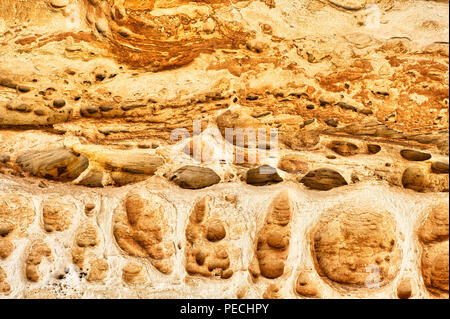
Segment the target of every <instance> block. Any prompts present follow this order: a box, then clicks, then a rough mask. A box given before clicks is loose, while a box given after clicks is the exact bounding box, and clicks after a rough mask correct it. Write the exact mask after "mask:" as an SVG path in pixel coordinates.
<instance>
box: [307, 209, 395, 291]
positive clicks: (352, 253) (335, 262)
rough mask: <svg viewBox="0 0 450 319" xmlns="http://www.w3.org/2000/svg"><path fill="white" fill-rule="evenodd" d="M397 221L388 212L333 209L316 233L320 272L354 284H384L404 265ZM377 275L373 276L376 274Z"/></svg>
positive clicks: (315, 251)
mask: <svg viewBox="0 0 450 319" xmlns="http://www.w3.org/2000/svg"><path fill="white" fill-rule="evenodd" d="M396 228H397V227H396V224H395V220H394V219H393V218H392V216H390V214H389V213H388V212H384V213H377V212H371V211H350V212H333V213H329V214H326V215H324V216H323V217H322V219H321V221H320V222H319V223H318V224H317V225H316V226H315V228H314V229H315V230H314V231H313V232H312V235H311V236H312V237H311V240H312V243H311V250H312V253H313V256H314V262H315V266H316V270H317V271H318V273H319V274H320V275H321V276H323V277H325V278H327V279H329V280H331V281H332V282H335V283H338V284H342V285H348V286H350V287H351V286H354V287H365V288H371V287H374V286H376V287H382V286H384V285H386V284H387V283H389V282H390V281H391V280H392V279H393V278H395V276H396V275H397V272H398V270H399V267H400V260H401V251H400V248H399V244H398V238H397V231H396ZM374 273H375V274H376V276H375V277H376V278H372V277H373V276H372V275H373V274H374Z"/></svg>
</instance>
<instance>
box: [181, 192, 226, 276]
mask: <svg viewBox="0 0 450 319" xmlns="http://www.w3.org/2000/svg"><path fill="white" fill-rule="evenodd" d="M185 233H186V271H187V272H188V274H189V275H201V276H204V277H214V276H220V278H222V279H229V278H230V277H231V276H232V275H233V270H232V269H231V268H230V264H231V261H230V256H229V253H228V249H227V244H226V243H225V241H224V242H221V241H222V240H223V239H224V238H225V237H226V229H225V226H224V222H223V221H222V220H218V219H213V218H211V217H210V198H209V197H208V196H205V197H203V198H202V199H200V200H199V201H197V202H196V203H195V205H194V208H193V209H192V211H191V213H190V216H189V224H188V225H187V227H186V232H185Z"/></svg>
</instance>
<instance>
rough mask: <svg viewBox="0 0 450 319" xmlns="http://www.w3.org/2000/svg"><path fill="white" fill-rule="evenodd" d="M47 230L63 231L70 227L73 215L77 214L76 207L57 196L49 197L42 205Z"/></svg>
mask: <svg viewBox="0 0 450 319" xmlns="http://www.w3.org/2000/svg"><path fill="white" fill-rule="evenodd" d="M42 210H43V215H42V220H43V222H44V229H45V231H47V232H49V233H51V232H54V231H63V230H66V229H67V228H69V227H70V224H71V223H72V219H73V215H75V214H76V207H75V206H74V205H73V204H71V203H67V202H64V201H61V200H58V199H55V198H50V199H47V200H46V201H44V202H43V206H42Z"/></svg>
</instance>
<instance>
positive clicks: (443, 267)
mask: <svg viewBox="0 0 450 319" xmlns="http://www.w3.org/2000/svg"><path fill="white" fill-rule="evenodd" d="M448 221H449V208H448V205H446V204H441V205H438V206H436V207H435V208H434V209H433V210H432V211H431V213H430V214H429V215H428V217H427V218H426V220H425V223H424V224H423V225H422V226H421V227H420V229H419V239H420V241H421V242H422V243H423V255H422V276H423V279H424V282H425V285H426V286H427V288H428V289H430V291H431V292H433V293H436V294H442V293H446V294H447V295H448V286H449V277H448V273H449V266H448V263H449V257H448V249H449V248H448V236H449V224H448Z"/></svg>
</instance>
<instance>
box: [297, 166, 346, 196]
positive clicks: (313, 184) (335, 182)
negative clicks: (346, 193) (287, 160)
mask: <svg viewBox="0 0 450 319" xmlns="http://www.w3.org/2000/svg"><path fill="white" fill-rule="evenodd" d="M300 183H302V184H304V185H305V186H306V187H309V188H311V189H316V190H321V191H328V190H330V189H332V188H335V187H340V186H345V185H347V182H346V181H345V179H344V177H342V175H341V174H339V173H338V172H336V171H334V170H331V169H327V168H319V169H316V170H314V171H311V172H309V173H308V174H306V175H305V176H304V177H303V178H302V179H301V180H300Z"/></svg>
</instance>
